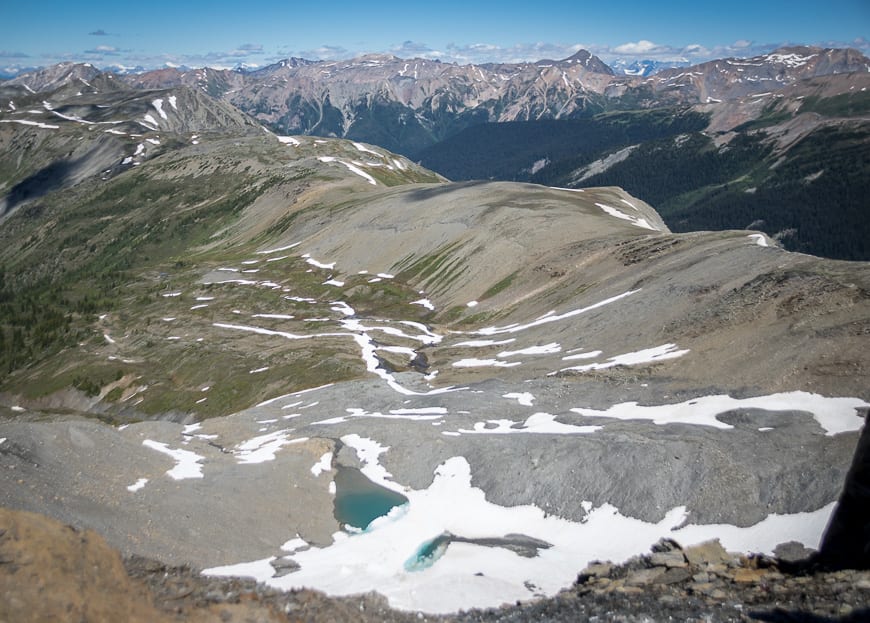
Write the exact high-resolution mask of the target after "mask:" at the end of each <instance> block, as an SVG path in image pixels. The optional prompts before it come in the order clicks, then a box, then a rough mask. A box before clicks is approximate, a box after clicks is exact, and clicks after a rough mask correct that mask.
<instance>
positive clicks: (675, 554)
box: [649, 550, 689, 569]
mask: <svg viewBox="0 0 870 623" xmlns="http://www.w3.org/2000/svg"><path fill="white" fill-rule="evenodd" d="M649 561H650V562H651V563H652V564H654V565H655V566H657V567H667V568H669V569H670V568H673V567H688V566H689V563H687V562H686V558H685V557H684V556H683V552H681V551H679V550H677V551H671V552H656V553H654V554H650V557H649Z"/></svg>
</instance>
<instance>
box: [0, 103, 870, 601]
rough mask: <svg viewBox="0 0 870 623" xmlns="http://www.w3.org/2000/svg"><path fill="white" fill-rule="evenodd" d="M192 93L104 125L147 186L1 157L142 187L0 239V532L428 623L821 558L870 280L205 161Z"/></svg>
mask: <svg viewBox="0 0 870 623" xmlns="http://www.w3.org/2000/svg"><path fill="white" fill-rule="evenodd" d="M179 89H180V88H178V87H173V89H172V90H171V91H162V92H150V93H147V94H146V95H145V99H144V100H143V101H139V100H135V98H134V101H133V103H131V104H130V106H131V108H130V110H131V115H130V116H128V117H124V118H120V119H119V118H115V117H113V118H112V119H111V120H120V121H122V122H123V123H121V124H118V125H119V126H123V125H124V123H130V124H132V123H136V124H137V125H139V126H140V127H142V123H141V122H142V121H146V122H147V121H148V120H147V119H145V116H144V115H145V114H149V115H151V116H152V117H153V118H154V121H155V122H156V125H157V127H158V130H150V132H152V133H153V134H148V136H149V137H153V136H155V135H156V134H158V131H159V136H160V139H159V140H160V145H154V147H157V148H159V150H155V151H152V152H146V154H144V156H145V157H144V158H143V157H141V155H140V156H138V158H139V159H138V160H135V158H136V157H137V156H136V154H135V152H132V149H133V148H134V147H135V146H136V145H138V144H139V143H137V141H138V140H142V138H144V137H131V136H129V135H127V134H126V133H125V135H124V136H121V135H114V134H111V133H106V132H101V131H100V129H101V128H102V126H94V125H92V124H87V123H83V122H82V121H80V120H75V119H73V120H71V119H63V120H64V122H65V123H68V124H70V125H69V126H65V127H58V128H57V129H53V128H42V127H39V126H32V125H28V124H20V123H4V124H2V127H3V131H4V132H6V133H8V134H7V136H6V140H7V142H6V143H5V145H6V146H7V151H6V152H4V157H5V158H6V160H5V161H4V162H6V163H7V164H6V166H7V167H8V168H7V169H6V170H11V171H13V172H15V171H17V169H15V167H14V166H13V165H14V163H15V162H16V160H17V156H18V155H22V162H25V161H27V162H30V161H34V160H35V159H36V158H37V155H36V154H37V153H43V151H42V150H38V151H34V150H32V149H31V151H28V149H30V147H29V146H30V145H31V144H33V143H34V142H37V141H39V140H45V141H55V142H49V143H47V144H49V145H51V146H52V149H53V152H51V154H53V155H54V156H55V157H66V154H67V153H68V152H69V151H73V150H74V149H80V150H81V151H80V152H79V153H82V154H84V153H86V152H87V150H88V149H97V147H98V146H99V145H101V144H102V141H105V140H106V137H107V136H108V137H109V138H111V139H112V140H117V141H119V143H118V144H119V145H121V146H122V147H123V148H125V149H127V150H131V151H126V152H124V153H132V156H133V157H134V161H135V162H139V164H138V165H135V166H134V164H133V162H130V163H127V164H124V163H123V161H121V164H120V166H119V167H118V168H117V169H114V170H113V171H111V172H110V173H109V174H105V175H103V174H102V173H100V174H98V175H92V176H84V177H82V178H81V179H80V180H78V181H77V183H66V182H64V183H62V184H59V185H58V186H57V187H56V189H49V190H48V191H47V192H45V193H44V194H42V195H41V196H39V197H37V198H28V199H27V200H26V201H24V202H22V203H20V204H19V205H18V207H17V208H16V209H15V210H13V211H10V212H9V213H8V215H7V217H6V219H5V220H4V221H3V222H2V223H0V265H2V268H3V271H2V275H3V280H2V288H0V329H2V330H0V336H2V353H3V373H4V376H3V378H2V381H0V391H2V394H0V404H2V405H3V406H2V407H0V482H2V484H0V505H2V506H7V507H12V508H17V509H23V510H31V511H39V512H42V513H45V514H48V515H50V516H53V517H55V518H58V519H61V520H63V521H67V522H70V523H73V524H75V525H77V526H84V527H90V528H93V529H96V530H98V531H99V532H100V533H101V534H103V535H105V537H106V538H107V540H108V541H109V542H110V543H111V544H113V545H115V546H117V547H119V548H120V549H121V550H122V551H123V552H125V553H138V554H144V555H148V556H151V557H158V558H160V559H163V560H166V561H168V562H171V563H174V564H192V565H196V566H198V567H199V568H203V567H205V568H208V573H210V574H215V575H225V574H229V575H247V576H254V577H257V578H259V579H261V580H262V581H264V582H268V583H269V584H270V585H271V586H274V587H276V588H280V589H284V590H289V589H294V588H299V587H309V588H311V587H313V588H319V589H322V590H324V591H327V592H329V593H330V594H350V593H354V594H355V593H365V592H370V591H378V592H379V593H380V594H381V595H383V596H384V597H385V598H386V599H387V600H388V601H389V603H390V604H391V605H393V606H394V607H399V608H402V609H406V610H412V611H422V612H455V611H457V610H459V609H467V608H470V607H474V606H492V605H499V604H502V603H513V602H516V601H517V600H526V599H530V598H533V597H535V596H538V595H552V594H555V593H556V592H558V591H559V590H560V589H561V588H563V587H565V586H567V585H569V584H571V583H572V582H573V581H574V580H575V579H576V577H577V573H578V571H579V570H580V569H582V568H583V567H584V566H585V565H586V564H587V563H588V562H589V561H591V560H595V559H612V560H624V559H626V558H628V557H630V556H632V555H634V554H636V553H638V552H640V551H646V550H647V549H648V548H649V546H650V544H651V543H654V542H656V541H658V540H659V539H660V538H664V537H667V538H675V539H678V540H679V541H680V542H682V543H684V544H686V545H688V544H692V543H698V542H701V541H704V540H707V539H709V538H713V537H717V538H720V539H721V540H722V542H723V544H724V546H725V547H727V548H728V549H731V550H736V551H747V550H754V551H771V550H772V549H773V548H774V547H776V545H777V544H779V543H780V542H785V541H791V540H796V541H799V542H801V543H804V544H806V545H808V546H811V547H813V546H815V545H816V544H817V543H818V539H819V537H820V535H821V532H822V530H823V527H824V525H825V522H826V521H827V518H828V517H829V515H830V513H831V511H832V509H833V505H834V501H835V500H836V498H837V495H838V494H839V490H840V486H841V483H842V480H843V476H844V474H845V471H846V470H847V469H848V466H849V464H850V459H851V453H852V451H853V449H854V445H855V440H856V436H857V431H858V430H860V428H861V426H862V425H863V418H862V417H860V413H861V410H862V409H863V410H866V409H867V408H868V407H870V402H868V399H870V395H868V394H867V387H868V376H870V373H868V360H867V353H868V352H870V351H868V349H867V327H868V325H870V266H868V264H867V263H858V262H837V261H833V260H824V259H820V258H814V257H810V256H804V255H800V254H795V253H789V252H787V251H784V250H783V249H780V248H777V247H776V246H774V245H773V244H772V241H771V240H770V239H769V238H768V237H766V236H765V235H764V234H762V233H757V232H747V231H723V232H697V233H691V234H675V233H672V232H670V231H669V230H668V228H667V227H666V226H665V225H664V223H663V221H662V220H661V218H660V217H659V215H658V214H657V213H656V212H655V211H654V210H653V209H652V208H651V207H650V206H649V205H648V204H646V203H644V202H643V201H641V200H639V199H637V198H635V197H633V196H632V195H629V194H628V193H626V192H625V191H623V190H621V189H619V188H616V187H598V188H584V189H577V190H568V189H559V188H550V187H546V186H541V185H534V184H517V183H502V182H500V183H489V182H486V183H451V182H447V181H446V180H444V179H443V178H441V177H439V176H438V175H437V174H435V173H433V172H431V171H429V170H427V169H424V168H422V167H420V166H419V165H417V164H414V163H413V162H411V161H410V160H408V159H407V158H404V157H402V156H398V155H396V154H393V153H390V152H388V151H386V150H384V149H383V148H382V147H376V146H373V145H370V144H365V143H361V142H352V141H347V140H339V139H322V138H316V137H312V136H296V137H279V136H275V135H273V134H271V133H268V132H264V131H263V130H262V129H260V128H258V127H256V126H255V125H253V126H249V125H247V124H245V123H241V124H239V125H238V126H235V127H233V128H231V129H230V130H228V131H227V132H226V133H225V134H222V133H220V132H217V131H215V132H205V131H204V132H203V134H202V136H201V140H198V142H197V143H196V144H194V139H193V138H192V137H191V136H190V135H189V134H187V132H189V131H190V129H191V128H193V127H194V126H193V125H192V124H194V123H200V121H199V120H197V118H196V114H199V113H196V114H195V113H194V111H195V110H196V109H195V107H194V106H193V105H191V106H187V107H185V106H182V105H181V103H182V94H183V91H181V90H179ZM176 93H178V94H177V95H176V97H177V98H178V99H177V101H176V104H177V105H178V115H179V117H180V118H179V119H178V120H177V121H173V117H172V116H170V114H169V109H168V108H167V107H166V104H165V103H162V104H161V105H159V106H158V105H156V104H155V103H154V102H155V101H156V99H160V98H163V99H164V100H165V101H166V102H167V103H168V100H169V97H170V94H176ZM97 95H100V96H102V97H105V98H108V99H111V98H113V97H116V96H117V95H116V94H114V92H110V93H100V94H97ZM198 96H199V97H203V98H206V95H205V94H201V93H200V94H198ZM53 97H54V96H52V98H53ZM71 97H72V98H74V99H73V100H72V101H73V102H75V101H76V100H75V98H78V97H79V96H77V95H72V96H71ZM81 97H84V95H83V96H81ZM46 101H48V102H49V104H50V106H51V107H52V108H53V109H55V110H58V109H59V106H57V105H56V103H57V102H55V100H54V99H49V100H46ZM203 102H205V103H208V102H209V100H208V99H204V100H203ZM93 104H94V106H95V108H94V110H93V111H92V112H93V114H97V111H98V110H106V109H100V108H99V106H100V105H104V104H99V103H98V101H97V100H93ZM64 105H65V106H70V107H71V108H64V109H63V111H64V112H61V113H60V114H63V115H65V116H66V117H76V116H78V117H80V118H81V119H84V117H82V116H81V115H82V114H84V113H82V112H80V111H81V110H85V108H84V107H81V108H72V106H73V105H74V104H72V103H70V104H64ZM75 105H76V106H78V104H75ZM118 105H120V104H118ZM149 106H150V108H149ZM169 106H170V107H171V106H172V105H171V104H169ZM160 109H163V110H164V112H166V113H167V118H166V119H164V118H163V117H162V115H160V113H159V110H160ZM87 110H90V109H87ZM87 110H85V112H87ZM146 110H147V111H148V112H147V113H145V112H144V111H146ZM214 110H225V109H224V108H217V109H214ZM43 111H45V112H40V113H39V116H37V113H21V115H20V116H16V117H14V118H15V119H22V120H32V121H33V122H37V121H38V120H39V121H42V122H44V123H45V124H46V125H58V126H60V125H61V124H60V122H58V123H57V124H54V122H53V119H54V118H57V119H62V118H61V117H59V116H58V115H57V114H54V113H52V112H51V111H50V110H48V109H46V108H44V107H43ZM58 112H59V110H58ZM68 113H69V114H68ZM9 114H11V113H4V117H3V119H7V118H9V117H8V116H7V115H9ZM88 114H90V113H88ZM227 114H229V113H227ZM25 115H28V116H25ZM29 115H32V117H31V116H29ZM140 115H141V116H140ZM155 115H156V116H155ZM45 119H50V120H51V121H52V123H51V124H48V123H47V122H45V121H44V120H45ZM164 122H165V123H166V124H169V123H177V124H178V125H177V126H176V127H178V128H179V130H178V131H177V132H175V133H172V132H170V131H168V130H167V131H164V130H160V129H159V128H160V127H161V124H162V123H164ZM206 122H207V120H206ZM206 122H202V123H206ZM146 125H147V123H146ZM91 128H93V129H91ZM110 129H111V128H110ZM143 130H144V128H143ZM667 140H670V141H673V140H674V139H673V138H668V139H667ZM64 141H66V142H65V143H64ZM78 144H81V145H82V147H80V148H78V147H77V145H78ZM6 154H8V155H6ZM49 155H50V154H46V155H45V156H43V158H44V159H45V160H44V161H45V162H49V161H50V160H51V158H50V157H49ZM24 156H26V158H25V157H24ZM124 157H125V158H126V157H130V156H124ZM14 175H20V174H18V173H13V176H14ZM5 179H6V178H4V181H5ZM12 179H14V180H18V179H20V177H14V178H12ZM17 183H18V182H17V181H16V182H15V183H9V182H7V184H6V186H4V188H11V187H13V186H14V185H15V184H17ZM6 193H7V197H8V194H9V191H6ZM358 494H362V496H363V501H364V502H365V503H364V504H363V505H362V506H364V507H368V502H371V504H372V506H376V507H377V510H376V512H370V511H367V512H365V513H362V514H361V516H357V515H356V514H355V513H351V512H349V511H348V512H346V510H345V509H346V506H345V504H346V502H347V501H348V500H353V499H354V496H356V495H358ZM350 506H351V507H352V506H353V504H352V503H351V504H350ZM240 526H242V527H243V529H240ZM351 535H353V536H351Z"/></svg>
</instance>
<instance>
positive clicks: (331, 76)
mask: <svg viewBox="0 0 870 623" xmlns="http://www.w3.org/2000/svg"><path fill="white" fill-rule="evenodd" d="M620 69H621V70H622V71H626V70H628V71H629V72H632V71H633V72H635V73H636V74H638V75H624V74H620V73H617V71H615V70H614V69H613V68H612V67H610V66H608V65H607V64H605V63H604V62H602V61H601V60H600V59H599V58H597V57H596V56H594V55H593V54H591V53H589V52H587V51H585V50H581V51H579V52H577V53H576V54H575V55H573V56H571V57H569V58H566V59H562V60H541V61H537V62H529V63H516V64H483V65H457V64H451V63H441V62H438V61H431V60H424V59H400V58H397V57H395V56H389V55H366V56H362V57H359V58H355V59H351V60H346V61H309V60H305V59H300V58H289V59H285V60H283V61H281V62H279V63H275V64H274V65H270V66H268V67H264V68H260V69H256V70H245V69H236V70H216V69H210V68H201V69H185V68H166V69H161V70H155V71H148V72H144V73H127V74H123V75H119V74H109V73H105V72H101V71H100V70H98V69H97V68H96V67H94V66H92V65H89V64H73V63H63V64H59V65H55V66H53V67H49V68H45V69H41V70H38V71H35V72H31V73H27V74H23V75H20V76H17V77H16V78H14V79H12V80H9V81H6V82H3V83H0V101H6V102H7V104H6V106H5V108H6V109H7V111H8V112H9V113H11V114H16V112H15V111H14V110H12V109H11V108H10V106H15V105H16V104H15V102H19V103H20V102H23V101H26V99H27V98H29V97H36V96H37V95H41V94H46V93H51V92H54V91H57V90H58V89H66V90H68V91H69V93H67V94H68V95H75V94H76V93H78V92H82V93H86V92H88V91H89V89H90V90H92V91H99V90H101V89H114V88H117V87H119V86H121V85H123V86H124V87H126V88H130V87H132V88H133V89H134V90H138V91H139V92H148V91H160V90H167V89H176V88H180V87H185V88H186V89H187V91H186V92H187V93H197V94H198V95H199V97H200V98H203V97H206V98H209V101H214V100H217V101H219V102H221V103H222V104H224V105H231V106H233V107H235V108H237V109H238V110H241V111H243V112H244V113H247V115H249V116H250V117H251V118H253V119H254V120H256V121H257V122H259V123H260V124H262V125H263V126H264V127H266V128H268V129H270V130H271V131H274V132H276V133H278V134H282V135H313V136H321V137H338V138H348V139H352V140H356V141H363V142H367V143H370V144H376V145H380V146H382V147H384V148H387V149H389V150H391V151H395V152H397V153H401V154H403V155H405V156H408V157H410V158H411V159H412V160H415V161H418V162H420V163H422V164H423V165H425V166H426V167H428V168H431V169H434V170H436V171H437V172H439V173H441V174H443V175H445V176H447V177H448V178H451V179H456V180H463V179H481V178H484V179H501V180H517V181H536V182H541V183H545V184H549V185H558V186H566V187H577V186H583V185H586V184H606V185H619V186H623V187H625V188H626V189H628V190H629V191H630V192H632V193H633V194H635V195H636V196H639V197H641V198H643V199H644V200H646V201H649V202H650V203H651V204H653V205H654V206H655V207H656V208H657V209H658V210H659V211H660V212H661V214H662V215H663V216H664V218H665V219H666V221H667V222H668V224H669V226H671V227H672V228H673V229H674V230H676V231H685V230H693V229H720V228H723V227H724V228H734V227H737V228H743V227H748V226H750V225H751V226H753V227H761V228H763V229H765V231H766V232H767V233H768V234H769V235H771V236H777V237H778V238H779V239H781V240H782V243H783V244H785V245H786V246H787V247H788V248H790V249H794V250H801V251H805V252H809V253H815V254H820V255H827V256H831V257H839V258H844V259H866V258H870V243H868V242H867V241H868V240H870V225H868V224H867V223H866V219H864V218H863V216H862V215H863V209H864V203H863V201H864V200H863V197H864V196H866V193H865V189H866V188H865V187H866V186H867V184H868V181H867V180H868V178H870V176H868V175H867V171H865V167H864V165H863V163H865V162H868V161H870V158H868V155H870V154H868V140H867V137H868V136H870V134H868V130H870V128H868V123H867V121H866V117H867V114H868V110H870V96H868V93H867V88H868V87H870V59H868V58H867V57H865V56H864V55H862V54H861V53H860V52H858V51H856V50H852V49H830V48H814V47H788V48H782V49H779V50H776V51H775V52H772V53H770V54H765V55H761V56H756V57H752V58H742V59H741V58H727V59H720V60H715V61H710V62H706V63H702V64H699V65H694V66H690V67H672V68H661V67H660V66H658V67H657V66H656V65H654V64H652V63H640V64H638V65H635V66H633V67H628V66H621V67H620ZM653 69H659V71H657V72H656V73H654V74H652V75H646V74H648V73H649V72H651V71H652V70H653ZM110 76H112V77H110ZM136 97H138V96H136ZM143 101H145V102H146V104H147V96H146V97H145V99H144V100H143ZM202 101H203V102H205V101H206V100H202ZM73 104H74V102H70V105H71V106H72V105H73ZM203 106H205V108H209V107H213V106H214V104H208V105H206V104H204V103H203ZM164 110H168V109H164ZM18 112H19V113H20V111H18ZM227 114H229V113H227ZM234 119H235V121H234V123H235V122H237V121H238V119H237V118H235V117H234ZM554 124H555V125H554ZM662 141H664V142H662ZM663 150H664V151H663ZM664 154H667V157H662V156H663V155H664ZM832 206H833V207H832Z"/></svg>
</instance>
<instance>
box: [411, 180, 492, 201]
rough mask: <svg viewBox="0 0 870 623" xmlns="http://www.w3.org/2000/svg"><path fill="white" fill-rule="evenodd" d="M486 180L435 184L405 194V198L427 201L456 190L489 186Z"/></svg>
mask: <svg viewBox="0 0 870 623" xmlns="http://www.w3.org/2000/svg"><path fill="white" fill-rule="evenodd" d="M490 183H491V182H489V181H488V180H472V181H470V182H453V183H451V184H436V185H434V186H430V187H428V188H415V189H414V190H412V191H411V192H409V193H407V194H405V197H407V198H408V199H410V200H412V201H428V200H429V199H435V198H437V197H443V196H444V195H447V194H450V193H452V192H454V191H457V190H462V189H465V188H473V187H474V186H483V185H484V184H490Z"/></svg>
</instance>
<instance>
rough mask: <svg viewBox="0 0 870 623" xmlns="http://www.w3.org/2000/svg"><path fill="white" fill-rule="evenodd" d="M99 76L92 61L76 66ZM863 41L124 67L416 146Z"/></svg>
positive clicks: (31, 81)
mask: <svg viewBox="0 0 870 623" xmlns="http://www.w3.org/2000/svg"><path fill="white" fill-rule="evenodd" d="M72 67H73V66H70V65H67V64H64V65H60V66H57V67H55V68H49V69H46V70H41V71H39V72H35V73H32V74H25V75H22V76H18V77H17V78H15V79H14V80H11V81H8V82H7V83H5V84H6V85H20V86H25V85H26V87H27V88H29V89H33V90H36V91H39V90H42V89H43V88H49V87H51V86H53V85H57V84H59V83H60V82H61V81H62V80H69V79H71V78H72V77H73V74H72V73H70V72H72V71H73V69H72ZM75 71H77V72H78V73H82V74H83V75H88V76H91V77H93V74H94V72H95V71H96V70H94V69H93V68H92V67H89V66H87V65H83V66H80V67H79V68H78V69H76V70H75ZM868 71H870V61H868V59H867V58H866V57H864V56H863V55H862V54H860V53H859V52H857V51H856V50H850V49H822V48H813V47H788V48H782V49H779V50H777V51H775V52H773V53H770V54H766V55H762V56H757V57H752V58H745V59H738V58H729V59H722V60H717V61H710V62H707V63H702V64H700V65H694V66H691V67H685V68H677V69H665V70H662V71H661V72H659V73H657V74H655V75H652V76H625V75H616V74H615V73H614V72H613V70H612V69H611V68H610V67H608V66H607V65H606V64H604V63H603V62H602V61H601V60H600V59H598V58H597V57H595V56H594V55H592V54H590V53H589V52H587V51H585V50H581V51H579V52H578V53H577V54H575V55H574V56H572V57H570V58H567V59H563V60H558V61H550V60H542V61H537V62H529V63H516V64H494V63H489V64H481V65H456V64H452V63H441V62H439V61H432V60H425V59H401V58H398V57H395V56H391V55H377V54H370V55H365V56H361V57H358V58H355V59H351V60H347V61H307V60H304V59H295V58H294V59H286V60H284V61H280V62H278V63H275V64H273V65H270V66H268V67H264V68H262V69H257V70H254V71H234V70H215V69H210V68H202V69H193V70H179V69H171V68H169V69H161V70H156V71H149V72H145V73H142V74H135V75H127V76H121V77H120V78H122V79H124V80H126V81H127V82H128V83H130V84H132V85H134V86H137V87H146V88H152V89H153V88H169V87H172V86H178V85H182V84H183V85H187V86H190V87H194V88H198V89H201V90H203V91H205V92H206V93H208V94H209V95H212V96H214V97H217V98H220V99H225V100H226V101H228V102H230V103H232V104H233V105H235V106H237V107H238V108H240V109H241V110H243V111H245V112H247V113H249V114H251V115H252V116H254V117H255V118H257V119H258V120H259V121H260V122H262V123H264V124H266V125H267V126H268V127H270V128H271V129H273V130H274V131H277V132H279V133H282V134H313V135H319V136H336V137H345V138H356V139H359V140H364V141H367V142H370V143H374V144H379V145H382V146H384V147H385V148H387V149H393V150H397V151H400V152H401V153H404V154H406V155H411V154H413V153H415V152H417V151H419V150H420V149H422V148H424V147H427V146H428V145H431V144H432V143H434V142H437V141H439V140H441V139H443V138H446V137H447V136H449V135H450V134H453V133H455V132H457V131H459V130H461V129H462V128H464V127H468V126H470V125H474V124H477V123H484V122H506V121H528V120H535V119H568V118H572V117H577V116H584V115H589V114H593V113H597V112H602V111H605V110H611V109H614V108H617V109H619V108H625V107H626V106H630V107H641V108H648V107H653V106H662V105H682V106H687V105H695V104H704V103H714V102H720V101H731V100H734V99H737V98H741V97H748V96H752V95H758V94H761V93H764V92H768V91H771V90H779V89H781V88H784V87H787V86H789V85H793V84H795V83H797V82H799V81H801V80H804V79H808V78H813V77H818V76H822V75H832V74H842V73H854V72H864V73H866V72H868Z"/></svg>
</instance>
